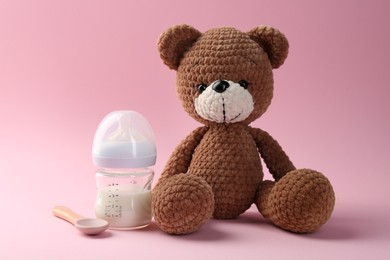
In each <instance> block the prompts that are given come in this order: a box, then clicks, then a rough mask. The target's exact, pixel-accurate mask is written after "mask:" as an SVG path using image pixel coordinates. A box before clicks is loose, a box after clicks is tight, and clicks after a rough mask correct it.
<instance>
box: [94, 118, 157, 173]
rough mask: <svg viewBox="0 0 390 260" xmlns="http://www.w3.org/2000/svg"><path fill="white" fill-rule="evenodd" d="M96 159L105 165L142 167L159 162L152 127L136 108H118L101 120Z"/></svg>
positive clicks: (102, 165)
mask: <svg viewBox="0 0 390 260" xmlns="http://www.w3.org/2000/svg"><path fill="white" fill-rule="evenodd" d="M92 160H93V163H94V164H95V165H96V166H99V167H103V168H142V167H148V166H152V165H154V164H155V163H156V144H155V140H154V134H153V130H152V127H151V126H150V124H149V122H148V121H147V120H146V119H145V117H144V116H143V115H141V114H140V113H138V112H135V111H114V112H111V113H109V114H108V115H107V116H105V117H104V118H103V120H102V121H101V122H100V124H99V126H98V128H97V130H96V133H95V137H94V140H93V146H92Z"/></svg>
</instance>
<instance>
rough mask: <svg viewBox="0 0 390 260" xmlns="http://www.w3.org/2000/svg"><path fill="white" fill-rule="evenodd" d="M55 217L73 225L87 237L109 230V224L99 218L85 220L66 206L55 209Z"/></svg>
mask: <svg viewBox="0 0 390 260" xmlns="http://www.w3.org/2000/svg"><path fill="white" fill-rule="evenodd" d="M53 214H54V216H56V217H58V218H61V219H63V220H66V221H68V222H69V223H71V224H73V225H74V226H75V227H76V228H77V229H78V230H80V231H81V232H82V233H84V234H87V235H97V234H100V233H102V232H103V231H105V230H106V229H107V228H108V222H107V221H105V220H104V219H99V218H84V217H83V216H80V215H79V214H77V213H75V212H74V211H72V210H71V209H69V208H68V207H65V206H56V207H54V208H53Z"/></svg>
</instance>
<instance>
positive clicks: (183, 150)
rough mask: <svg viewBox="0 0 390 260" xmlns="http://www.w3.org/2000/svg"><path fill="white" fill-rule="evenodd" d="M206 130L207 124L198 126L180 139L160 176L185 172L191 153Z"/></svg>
mask: <svg viewBox="0 0 390 260" xmlns="http://www.w3.org/2000/svg"><path fill="white" fill-rule="evenodd" d="M207 130H208V127H207V126H202V127H199V128H197V129H195V130H194V131H192V132H191V133H190V134H189V135H188V136H187V137H186V138H185V139H184V140H183V141H181V143H180V144H179V145H178V146H177V147H176V148H175V150H174V151H173V153H172V155H171V157H170V158H169V160H168V162H167V164H166V165H165V168H164V171H163V173H162V174H161V177H163V178H165V177H170V176H172V175H175V174H179V173H187V170H188V167H189V166H190V163H191V159H192V154H193V153H194V151H195V148H196V147H197V146H198V144H199V143H200V141H201V140H202V138H203V136H204V134H205V133H206V132H207Z"/></svg>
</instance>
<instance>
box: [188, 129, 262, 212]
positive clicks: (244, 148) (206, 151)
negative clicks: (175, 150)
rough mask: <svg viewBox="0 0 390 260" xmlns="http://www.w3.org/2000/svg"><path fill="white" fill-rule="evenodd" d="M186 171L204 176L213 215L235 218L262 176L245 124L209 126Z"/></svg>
mask: <svg viewBox="0 0 390 260" xmlns="http://www.w3.org/2000/svg"><path fill="white" fill-rule="evenodd" d="M189 173H190V174H195V175H197V176H201V177H203V178H204V179H205V180H206V181H207V182H208V183H209V184H210V186H211V188H212V189H213V193H214V200H215V209H214V214H213V216H214V218H219V219H226V218H234V217H237V216H238V215H240V214H241V213H243V212H245V211H246V210H247V209H248V208H249V207H250V206H251V204H252V203H253V201H254V198H255V195H256V191H257V188H258V186H259V184H260V182H261V181H262V179H263V172H262V166H261V162H260V157H259V153H258V151H257V147H256V144H255V142H254V140H253V138H252V136H251V135H250V134H249V128H248V126H246V125H241V124H229V125H214V126H211V127H210V129H209V130H208V131H207V133H206V134H205V136H204V137H203V139H202V141H201V142H200V144H199V145H198V147H197V148H196V150H195V152H194V155H193V157H192V161H191V165H190V167H189Z"/></svg>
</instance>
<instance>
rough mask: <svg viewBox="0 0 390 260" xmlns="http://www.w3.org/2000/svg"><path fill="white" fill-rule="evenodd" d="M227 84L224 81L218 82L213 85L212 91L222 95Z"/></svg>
mask: <svg viewBox="0 0 390 260" xmlns="http://www.w3.org/2000/svg"><path fill="white" fill-rule="evenodd" d="M229 86H230V85H229V82H227V81H225V80H218V81H216V82H215V83H214V84H213V90H214V91H216V92H218V93H222V92H224V91H225V90H226V89H227V88H228V87H229Z"/></svg>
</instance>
